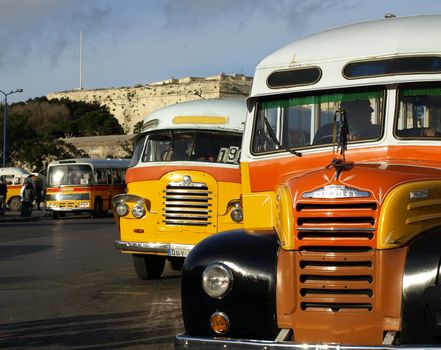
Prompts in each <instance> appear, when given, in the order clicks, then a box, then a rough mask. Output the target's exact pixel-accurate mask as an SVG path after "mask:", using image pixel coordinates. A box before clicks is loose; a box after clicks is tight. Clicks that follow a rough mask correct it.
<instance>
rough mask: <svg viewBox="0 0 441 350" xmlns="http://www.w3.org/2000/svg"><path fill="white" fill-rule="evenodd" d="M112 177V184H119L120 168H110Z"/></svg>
mask: <svg viewBox="0 0 441 350" xmlns="http://www.w3.org/2000/svg"><path fill="white" fill-rule="evenodd" d="M112 177H113V183H114V184H121V183H122V181H121V170H120V169H112Z"/></svg>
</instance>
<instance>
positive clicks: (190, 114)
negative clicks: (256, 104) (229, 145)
mask: <svg viewBox="0 0 441 350" xmlns="http://www.w3.org/2000/svg"><path fill="white" fill-rule="evenodd" d="M246 115H247V109H246V103H245V99H242V100H240V99H209V100H207V99H204V100H196V101H187V102H182V103H177V104H174V105H170V106H167V107H164V108H161V109H158V110H156V111H154V112H152V113H150V114H149V115H148V116H147V117H145V119H144V125H143V131H151V130H164V129H210V130H213V129H219V130H220V129H223V130H230V131H240V132H242V131H243V128H244V124H245V119H246Z"/></svg>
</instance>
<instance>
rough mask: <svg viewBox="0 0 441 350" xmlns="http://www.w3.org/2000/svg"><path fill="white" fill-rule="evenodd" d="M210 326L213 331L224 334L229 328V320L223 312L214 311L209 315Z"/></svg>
mask: <svg viewBox="0 0 441 350" xmlns="http://www.w3.org/2000/svg"><path fill="white" fill-rule="evenodd" d="M210 326H211V329H212V330H213V332H214V333H216V334H219V335H225V334H227V333H228V331H229V330H230V320H229V319H228V317H227V315H225V314H224V313H223V312H215V313H214V314H213V315H211V318H210Z"/></svg>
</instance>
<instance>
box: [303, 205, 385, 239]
mask: <svg viewBox="0 0 441 350" xmlns="http://www.w3.org/2000/svg"><path fill="white" fill-rule="evenodd" d="M295 215H296V231H297V239H298V240H299V244H300V245H302V242H304V243H305V244H308V245H309V244H311V242H313V241H318V240H320V241H321V244H325V245H327V244H328V243H329V244H330V245H335V244H336V242H340V243H339V244H340V245H345V246H346V245H348V246H351V245H354V244H355V245H357V246H359V245H368V246H373V244H374V243H375V242H374V241H375V240H374V237H375V224H376V219H377V215H378V213H377V204H376V203H375V202H358V203H357V202H354V203H351V202H346V203H344V204H343V203H342V204H340V203H339V204H336V203H330V204H317V202H316V203H305V202H302V203H298V204H297V206H296V214H295ZM327 242H328V243H327Z"/></svg>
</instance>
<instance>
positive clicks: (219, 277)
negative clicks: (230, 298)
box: [202, 264, 233, 299]
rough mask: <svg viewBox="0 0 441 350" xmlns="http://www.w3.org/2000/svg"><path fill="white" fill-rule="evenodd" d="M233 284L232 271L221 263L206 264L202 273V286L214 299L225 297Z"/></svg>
mask: <svg viewBox="0 0 441 350" xmlns="http://www.w3.org/2000/svg"><path fill="white" fill-rule="evenodd" d="M232 286H233V273H232V272H231V270H230V269H229V268H228V267H227V266H225V265H222V264H213V265H210V266H207V267H206V268H205V270H204V272H203V273H202V288H203V289H204V291H205V293H207V294H208V295H209V296H210V297H212V298H215V299H222V298H223V297H225V296H226V295H227V294H228V292H229V291H230V290H231V288H232Z"/></svg>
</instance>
